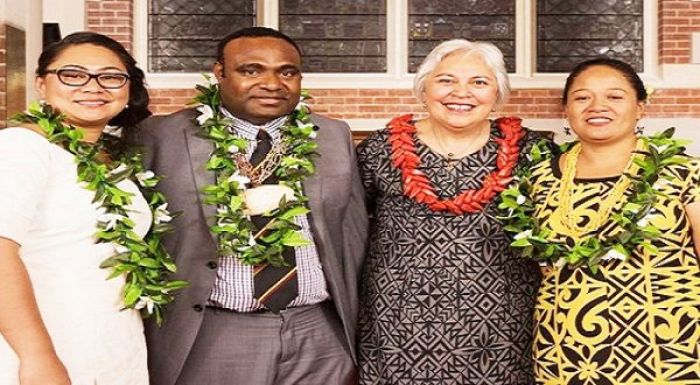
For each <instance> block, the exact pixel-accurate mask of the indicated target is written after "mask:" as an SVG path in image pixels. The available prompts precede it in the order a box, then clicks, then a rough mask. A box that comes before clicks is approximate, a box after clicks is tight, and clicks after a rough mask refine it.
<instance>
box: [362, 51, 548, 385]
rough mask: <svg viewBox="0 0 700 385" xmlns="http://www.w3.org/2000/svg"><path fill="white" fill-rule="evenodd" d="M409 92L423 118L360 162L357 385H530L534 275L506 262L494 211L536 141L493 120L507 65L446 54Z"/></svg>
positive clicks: (404, 121) (382, 138)
mask: <svg viewBox="0 0 700 385" xmlns="http://www.w3.org/2000/svg"><path fill="white" fill-rule="evenodd" d="M414 91H415V96H416V97H417V98H418V99H419V100H420V102H421V103H422V105H423V107H424V108H425V111H426V113H427V115H426V116H425V117H424V118H422V119H416V118H415V117H414V116H412V115H405V116H400V117H397V118H395V119H393V120H392V121H391V122H389V124H387V126H386V128H385V129H383V130H380V131H377V132H375V133H373V134H372V135H370V136H369V137H368V138H367V139H366V140H365V141H363V142H362V143H361V144H360V145H359V147H358V149H357V152H358V161H359V165H360V170H361V175H362V179H363V183H364V186H365V188H366V191H367V201H368V205H369V208H370V210H371V212H372V213H373V216H372V226H373V231H372V239H371V245H370V250H369V254H368V257H367V259H366V262H365V263H366V265H365V269H364V274H363V278H362V296H361V300H362V304H361V309H360V335H359V360H360V372H359V378H360V384H363V385H364V384H367V385H368V384H491V385H496V384H497V385H508V384H512V385H516V384H517V385H522V384H532V383H534V381H533V378H532V369H531V360H530V346H531V324H532V321H531V319H532V314H531V313H532V308H533V304H534V298H533V297H534V293H535V292H536V290H537V286H538V283H539V272H538V268H537V266H534V265H533V264H532V262H530V261H528V260H525V259H522V258H518V257H517V256H515V255H513V254H512V253H511V252H510V251H509V248H508V243H509V242H508V239H507V238H506V236H505V235H504V233H503V231H502V227H501V224H500V223H499V221H498V220H497V219H496V213H495V209H496V207H495V206H496V205H495V204H494V198H495V197H496V195H497V194H498V192H500V191H501V190H502V189H503V188H504V186H505V185H506V184H507V183H508V182H509V180H510V178H511V176H512V172H513V169H514V168H515V167H516V166H517V165H518V163H519V162H520V161H521V160H522V158H523V156H521V154H523V153H524V152H525V151H526V150H527V148H528V147H529V144H531V143H532V142H533V141H534V140H535V135H534V134H532V133H531V132H530V131H528V130H526V129H524V128H523V127H522V126H521V125H520V119H518V118H500V119H495V120H490V119H489V117H490V115H491V114H492V113H493V112H494V111H495V110H496V109H497V107H498V106H500V105H501V104H502V103H504V102H505V100H506V99H507V97H508V93H509V83H508V74H507V72H506V69H505V65H504V63H503V55H502V53H501V52H500V51H499V50H498V48H496V47H495V46H494V45H492V44H489V43H480V42H470V41H466V40H461V39H459V40H450V41H447V42H444V43H442V44H440V45H439V46H437V47H436V48H435V49H434V50H433V51H432V52H431V53H430V54H429V55H428V56H427V57H426V58H425V61H424V62H423V64H422V65H421V67H420V68H419V70H418V73H417V74H416V77H415V87H414Z"/></svg>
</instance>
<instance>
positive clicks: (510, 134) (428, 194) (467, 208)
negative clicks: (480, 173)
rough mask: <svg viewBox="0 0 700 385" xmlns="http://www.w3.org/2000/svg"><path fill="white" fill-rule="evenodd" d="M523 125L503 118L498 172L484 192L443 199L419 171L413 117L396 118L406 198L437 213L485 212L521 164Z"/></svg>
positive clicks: (395, 153) (393, 139) (396, 149)
mask: <svg viewBox="0 0 700 385" xmlns="http://www.w3.org/2000/svg"><path fill="white" fill-rule="evenodd" d="M520 122H521V120H520V119H518V118H500V119H498V120H497V121H496V124H497V125H498V128H499V129H500V130H501V134H502V137H501V138H496V139H494V141H495V142H496V143H498V145H499V149H498V155H497V157H496V171H494V172H492V173H490V174H489V175H487V176H486V177H485V178H484V181H483V185H482V186H481V188H480V189H478V190H466V191H464V192H462V193H461V194H459V195H458V196H456V197H455V198H453V199H440V198H438V196H437V193H436V192H435V187H434V186H433V184H432V183H431V182H430V180H429V179H428V177H427V176H425V174H424V173H423V172H422V171H420V170H419V167H420V157H418V155H417V154H416V145H415V138H414V136H415V135H414V134H415V132H416V127H415V125H414V124H413V115H410V114H409V115H404V116H400V117H397V118H394V119H393V120H391V122H389V124H387V129H388V130H389V143H390V144H391V161H392V165H393V166H394V167H395V168H397V169H399V170H400V171H401V181H402V182H403V192H404V195H406V196H407V197H409V198H410V199H412V200H414V201H415V202H418V203H420V204H425V205H427V206H428V207H429V208H430V209H431V210H433V211H435V212H443V211H447V212H450V213H453V214H456V215H462V214H464V213H474V212H478V211H481V210H482V209H483V208H484V206H485V205H486V204H488V203H489V202H490V201H491V200H492V199H493V198H494V197H495V196H496V195H497V194H498V193H499V192H501V191H503V189H505V188H506V186H507V184H508V182H509V181H510V180H511V174H512V172H513V170H514V169H515V167H516V165H517V164H518V154H519V151H520V147H519V143H520V140H521V139H522V138H523V137H524V136H525V131H524V130H523V128H522V126H521V125H520Z"/></svg>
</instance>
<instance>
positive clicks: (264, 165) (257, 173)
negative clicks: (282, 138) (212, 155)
mask: <svg viewBox="0 0 700 385" xmlns="http://www.w3.org/2000/svg"><path fill="white" fill-rule="evenodd" d="M286 152H287V145H286V143H276V144H275V145H273V146H272V148H271V149H270V152H269V153H268V154H267V155H266V156H265V158H264V159H263V160H262V161H261V162H260V164H258V165H257V166H255V167H253V165H252V164H250V161H249V160H248V159H247V158H246V156H245V154H242V153H240V152H239V153H236V154H235V155H234V156H233V157H234V161H235V162H236V167H238V170H239V171H240V173H241V174H242V175H244V176H246V177H247V178H248V179H250V184H251V185H252V186H253V187H256V186H260V185H261V184H262V183H263V182H264V181H265V180H266V179H267V178H269V177H270V176H271V175H272V174H273V173H274V171H275V170H276V169H277V166H279V163H280V161H281V160H282V157H284V155H285V154H286Z"/></svg>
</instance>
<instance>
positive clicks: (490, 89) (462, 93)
mask: <svg viewBox="0 0 700 385" xmlns="http://www.w3.org/2000/svg"><path fill="white" fill-rule="evenodd" d="M497 99H498V84H497V83H496V75H495V74H494V73H493V71H492V70H491V68H490V67H489V66H488V65H487V64H486V63H485V62H484V60H483V59H482V58H481V56H479V55H478V54H474V53H468V52H456V53H453V54H451V55H448V56H447V57H445V58H444V59H443V60H442V61H441V62H440V64H438V66H437V67H435V69H434V70H433V71H432V72H431V73H430V74H429V75H428V77H427V78H426V80H425V91H424V92H423V101H424V102H425V105H426V109H427V110H428V113H429V114H430V117H429V119H430V121H431V124H433V125H437V126H438V127H442V128H444V129H448V130H454V131H461V130H469V129H476V128H479V127H481V126H483V125H484V124H488V116H489V114H490V113H491V111H492V110H493V108H494V106H495V105H496V100H497Z"/></svg>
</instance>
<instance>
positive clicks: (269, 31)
mask: <svg viewBox="0 0 700 385" xmlns="http://www.w3.org/2000/svg"><path fill="white" fill-rule="evenodd" d="M243 37H272V38H275V39H280V40H284V41H286V42H287V43H289V44H291V46H292V47H294V49H296V50H297V52H298V53H299V57H301V49H300V48H299V46H298V45H297V43H296V42H295V41H294V40H293V39H292V38H291V37H289V36H287V35H285V34H283V33H282V32H280V31H278V30H276V29H273V28H267V27H247V28H243V29H239V30H238V31H235V32H232V33H230V34H228V35H226V37H224V38H223V39H221V40H220V41H219V44H218V45H217V47H216V61H218V62H219V63H223V62H224V48H226V45H227V44H228V43H230V42H231V41H233V40H236V39H240V38H243Z"/></svg>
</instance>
